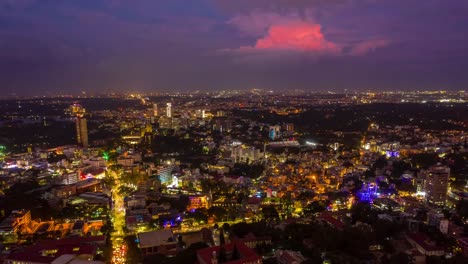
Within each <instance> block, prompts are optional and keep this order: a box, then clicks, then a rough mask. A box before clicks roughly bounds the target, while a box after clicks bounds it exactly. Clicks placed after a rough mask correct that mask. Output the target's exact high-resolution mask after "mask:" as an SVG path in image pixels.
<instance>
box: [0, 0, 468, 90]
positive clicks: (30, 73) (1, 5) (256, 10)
mask: <svg viewBox="0 0 468 264" xmlns="http://www.w3.org/2000/svg"><path fill="white" fill-rule="evenodd" d="M0 72H1V74H0V89H1V91H2V95H11V94H17V95H53V94H56V93H62V94H67V93H68V94H69V93H73V94H78V93H80V92H81V91H87V92H95V93H101V92H108V91H142V92H151V91H154V92H157V91H175V90H178V91H194V90H209V91H216V90H221V89H231V90H232V89H251V88H263V89H282V90H286V89H305V90H311V91H326V90H336V91H343V89H348V90H354V89H357V90H368V89H371V90H426V89H447V90H461V89H466V87H467V86H468V1H467V0H295V1H294V0H0Z"/></svg>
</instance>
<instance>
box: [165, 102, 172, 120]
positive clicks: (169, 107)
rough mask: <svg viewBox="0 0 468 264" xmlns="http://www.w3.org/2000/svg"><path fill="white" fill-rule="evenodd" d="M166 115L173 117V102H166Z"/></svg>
mask: <svg viewBox="0 0 468 264" xmlns="http://www.w3.org/2000/svg"><path fill="white" fill-rule="evenodd" d="M166 116H167V117H169V118H170V117H172V104H171V103H167V104H166Z"/></svg>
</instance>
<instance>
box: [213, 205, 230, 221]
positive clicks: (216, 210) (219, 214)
mask: <svg viewBox="0 0 468 264" xmlns="http://www.w3.org/2000/svg"><path fill="white" fill-rule="evenodd" d="M208 214H209V215H214V216H215V217H216V219H217V220H223V219H225V218H226V217H227V211H226V209H224V208H223V207H219V206H211V207H210V209H208Z"/></svg>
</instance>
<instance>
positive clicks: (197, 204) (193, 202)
mask: <svg viewBox="0 0 468 264" xmlns="http://www.w3.org/2000/svg"><path fill="white" fill-rule="evenodd" d="M189 198H190V205H189V208H188V209H189V210H191V209H198V208H208V207H209V204H208V197H207V196H205V195H196V196H190V197H189Z"/></svg>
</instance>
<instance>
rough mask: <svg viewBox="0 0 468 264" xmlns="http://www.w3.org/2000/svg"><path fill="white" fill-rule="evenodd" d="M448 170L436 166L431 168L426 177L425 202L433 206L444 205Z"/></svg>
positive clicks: (447, 168)
mask: <svg viewBox="0 0 468 264" xmlns="http://www.w3.org/2000/svg"><path fill="white" fill-rule="evenodd" d="M449 175H450V168H449V167H445V166H441V165H437V166H434V167H431V168H430V169H429V171H428V174H427V176H426V197H427V201H428V202H429V203H431V204H435V205H445V202H446V201H447V192H448V183H449Z"/></svg>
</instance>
